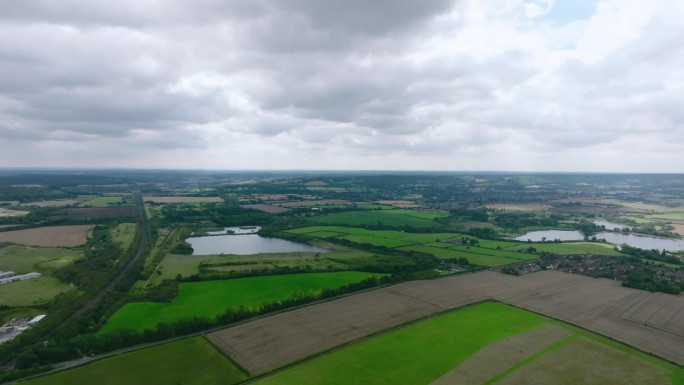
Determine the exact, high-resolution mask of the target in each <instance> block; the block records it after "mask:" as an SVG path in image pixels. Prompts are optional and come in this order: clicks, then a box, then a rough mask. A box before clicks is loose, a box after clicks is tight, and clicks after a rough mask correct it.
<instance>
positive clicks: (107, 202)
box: [80, 196, 123, 207]
mask: <svg viewBox="0 0 684 385" xmlns="http://www.w3.org/2000/svg"><path fill="white" fill-rule="evenodd" d="M83 198H86V200H83V201H81V204H80V206H90V207H108V206H111V205H115V204H119V203H122V202H123V199H122V198H121V197H110V196H104V197H95V198H90V197H85V196H84V197H83Z"/></svg>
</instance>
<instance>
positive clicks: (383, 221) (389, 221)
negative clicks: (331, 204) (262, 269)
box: [310, 209, 446, 228]
mask: <svg viewBox="0 0 684 385" xmlns="http://www.w3.org/2000/svg"><path fill="white" fill-rule="evenodd" d="M445 216H446V214H440V213H435V212H424V211H414V210H405V209H394V210H366V211H345V212H341V213H334V214H326V215H321V216H317V217H312V218H311V219H310V221H311V222H313V223H316V224H322V225H341V226H385V227H387V228H392V227H395V228H403V227H412V228H437V227H439V224H438V223H437V222H435V221H433V219H436V218H441V217H445Z"/></svg>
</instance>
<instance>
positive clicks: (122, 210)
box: [57, 206, 138, 219]
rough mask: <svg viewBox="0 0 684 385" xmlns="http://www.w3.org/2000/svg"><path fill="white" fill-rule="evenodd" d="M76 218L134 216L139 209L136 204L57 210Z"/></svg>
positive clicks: (59, 212)
mask: <svg viewBox="0 0 684 385" xmlns="http://www.w3.org/2000/svg"><path fill="white" fill-rule="evenodd" d="M57 213H58V214H66V215H68V216H70V217H72V218H75V219H83V218H117V217H134V216H136V215H137V213H138V211H137V210H136V208H135V207H134V206H113V207H84V208H68V209H61V210H59V211H57Z"/></svg>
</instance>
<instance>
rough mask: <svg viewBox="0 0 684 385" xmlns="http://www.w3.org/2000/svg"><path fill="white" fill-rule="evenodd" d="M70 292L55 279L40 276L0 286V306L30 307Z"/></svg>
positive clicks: (66, 286) (67, 287) (67, 286)
mask: <svg viewBox="0 0 684 385" xmlns="http://www.w3.org/2000/svg"><path fill="white" fill-rule="evenodd" d="M69 290H72V288H71V287H69V285H66V284H64V283H61V282H59V281H58V280H56V279H55V278H52V277H48V276H42V277H38V278H34V279H29V280H26V281H20V282H12V283H8V284H5V285H0V305H6V306H31V305H40V304H44V303H46V302H48V301H49V300H51V299H52V298H54V297H55V296H56V295H57V294H59V293H63V292H66V291H69Z"/></svg>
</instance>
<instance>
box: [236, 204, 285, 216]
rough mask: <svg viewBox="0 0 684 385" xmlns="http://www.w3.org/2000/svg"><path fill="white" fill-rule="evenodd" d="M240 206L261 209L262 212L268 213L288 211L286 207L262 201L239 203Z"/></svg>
mask: <svg viewBox="0 0 684 385" xmlns="http://www.w3.org/2000/svg"><path fill="white" fill-rule="evenodd" d="M240 207H242V208H245V209H255V210H260V211H263V212H265V213H269V214H280V213H284V212H286V211H289V210H288V209H286V208H284V207H278V206H273V205H267V204H264V203H257V204H252V205H240Z"/></svg>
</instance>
